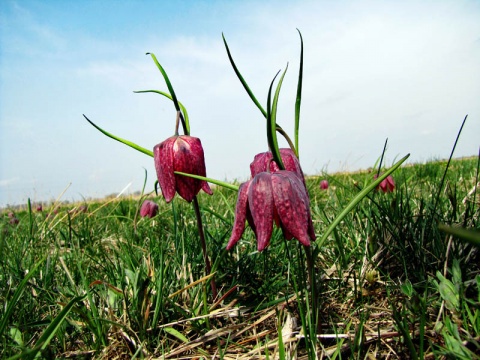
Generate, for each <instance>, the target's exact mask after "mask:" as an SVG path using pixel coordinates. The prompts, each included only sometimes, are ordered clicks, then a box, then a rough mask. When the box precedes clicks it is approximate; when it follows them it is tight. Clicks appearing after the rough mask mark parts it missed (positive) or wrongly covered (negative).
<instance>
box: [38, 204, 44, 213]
mask: <svg viewBox="0 0 480 360" xmlns="http://www.w3.org/2000/svg"><path fill="white" fill-rule="evenodd" d="M42 211H43V206H42V204H38V205H37V212H42Z"/></svg>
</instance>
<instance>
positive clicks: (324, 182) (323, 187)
mask: <svg viewBox="0 0 480 360" xmlns="http://www.w3.org/2000/svg"><path fill="white" fill-rule="evenodd" d="M320 189H321V190H327V189H328V180H322V181H320Z"/></svg>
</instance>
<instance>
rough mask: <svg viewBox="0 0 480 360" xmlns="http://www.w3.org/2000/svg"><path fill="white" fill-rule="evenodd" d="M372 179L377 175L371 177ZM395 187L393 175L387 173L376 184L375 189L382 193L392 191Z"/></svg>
mask: <svg viewBox="0 0 480 360" xmlns="http://www.w3.org/2000/svg"><path fill="white" fill-rule="evenodd" d="M373 178H374V179H376V178H378V176H377V175H375V176H374V177H373ZM394 189H395V181H393V176H392V175H388V176H387V177H386V178H385V179H383V181H382V182H381V183H380V184H379V185H378V186H377V190H381V191H382V192H384V193H388V192H392V191H393V190H394Z"/></svg>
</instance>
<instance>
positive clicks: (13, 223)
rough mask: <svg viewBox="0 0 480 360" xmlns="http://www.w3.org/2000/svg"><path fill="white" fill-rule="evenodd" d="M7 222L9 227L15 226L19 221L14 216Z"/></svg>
mask: <svg viewBox="0 0 480 360" xmlns="http://www.w3.org/2000/svg"><path fill="white" fill-rule="evenodd" d="M9 222H10V224H11V225H17V224H18V223H19V222H20V220H18V219H17V218H16V217H15V216H14V217H11V218H10V221H9Z"/></svg>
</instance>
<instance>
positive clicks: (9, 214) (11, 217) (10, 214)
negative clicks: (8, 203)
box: [8, 211, 15, 219]
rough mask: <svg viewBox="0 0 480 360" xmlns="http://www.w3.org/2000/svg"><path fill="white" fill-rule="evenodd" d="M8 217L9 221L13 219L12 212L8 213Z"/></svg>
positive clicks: (13, 214)
mask: <svg viewBox="0 0 480 360" xmlns="http://www.w3.org/2000/svg"><path fill="white" fill-rule="evenodd" d="M8 217H9V218H10V219H13V218H14V217H15V213H14V212H13V211H10V212H9V213H8Z"/></svg>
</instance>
